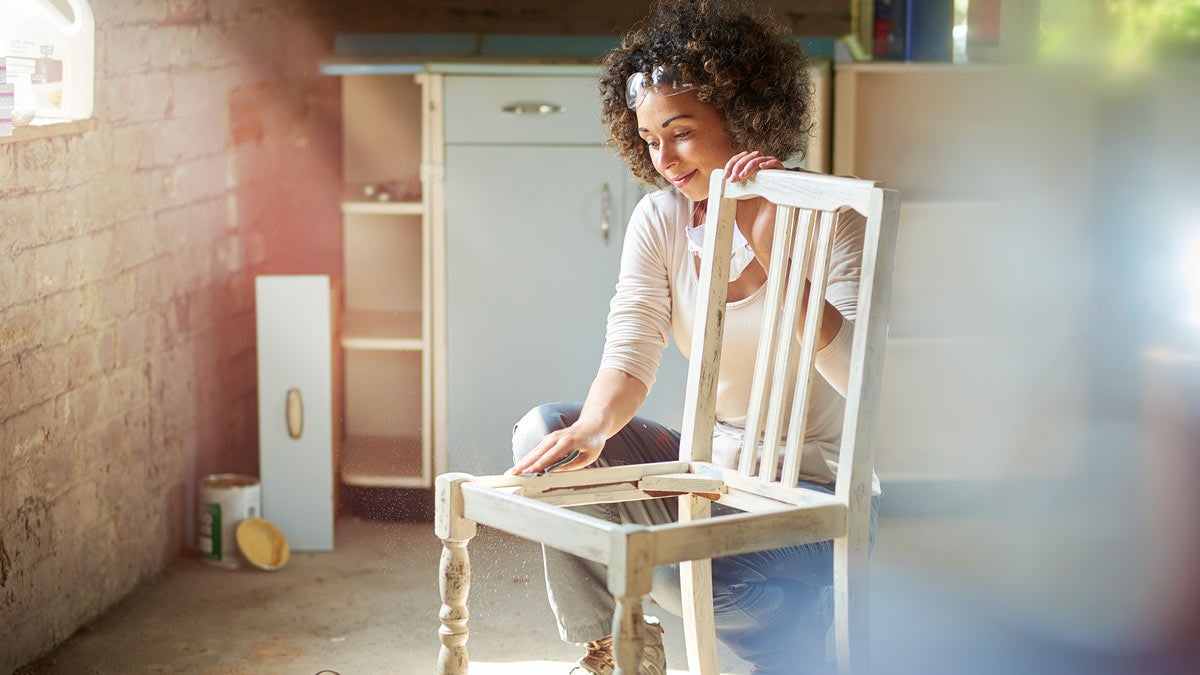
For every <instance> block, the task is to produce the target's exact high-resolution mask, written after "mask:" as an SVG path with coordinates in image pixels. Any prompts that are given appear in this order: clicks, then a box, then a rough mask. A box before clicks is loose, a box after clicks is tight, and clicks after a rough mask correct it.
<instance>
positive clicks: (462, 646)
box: [438, 539, 471, 675]
mask: <svg viewBox="0 0 1200 675" xmlns="http://www.w3.org/2000/svg"><path fill="white" fill-rule="evenodd" d="M469 541H470V540H469V539H443V540H442V560H441V565H440V568H439V569H440V571H441V576H440V584H439V586H440V587H441V591H442V610H441V612H439V613H438V616H439V617H440V618H441V620H442V626H441V628H439V629H438V636H439V637H440V638H441V640H442V648H441V651H440V652H439V653H438V673H439V675H464V674H465V673H466V672H467V638H468V637H469V635H470V630H469V629H468V628H467V619H468V618H469V617H470V612H469V611H468V610H467V595H468V593H470V590H471V559H470V557H469V556H468V555H467V543H468V542H469Z"/></svg>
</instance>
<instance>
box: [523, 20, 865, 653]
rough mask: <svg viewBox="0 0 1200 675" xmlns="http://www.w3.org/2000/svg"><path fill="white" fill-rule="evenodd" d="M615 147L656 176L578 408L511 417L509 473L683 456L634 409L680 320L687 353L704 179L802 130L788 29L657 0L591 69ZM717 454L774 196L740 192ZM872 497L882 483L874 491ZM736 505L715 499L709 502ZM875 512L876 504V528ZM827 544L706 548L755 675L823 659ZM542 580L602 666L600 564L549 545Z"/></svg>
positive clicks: (816, 445) (644, 176)
mask: <svg viewBox="0 0 1200 675" xmlns="http://www.w3.org/2000/svg"><path fill="white" fill-rule="evenodd" d="M600 86H601V93H602V98H603V106H604V108H603V114H604V119H605V122H606V124H607V125H608V128H609V133H610V142H611V143H612V144H613V145H614V146H615V147H616V149H617V150H618V152H619V153H620V154H621V155H622V157H623V158H624V159H625V160H626V161H627V162H628V163H629V166H630V169H631V171H632V172H633V174H634V175H635V176H636V177H638V178H639V179H641V180H643V181H644V182H647V183H651V184H654V185H657V186H660V187H663V188H664V189H663V190H661V191H659V192H656V193H654V194H651V195H648V196H646V197H645V198H644V199H642V201H641V202H640V203H639V205H638V207H637V209H636V210H635V212H634V214H633V216H632V218H631V221H630V225H629V228H628V231H627V235H626V239H625V245H624V250H623V252H622V258H621V273H620V279H619V282H618V284H617V290H616V295H615V296H614V298H613V301H612V304H611V310H610V313H609V318H608V332H607V338H606V342H605V348H604V355H603V357H602V359H601V365H600V370H599V373H598V374H597V376H596V378H595V380H594V381H593V383H592V386H591V388H590V389H589V391H588V395H587V399H586V400H585V402H584V403H583V404H582V405H579V404H563V403H558V404H549V405H543V406H540V407H538V408H535V409H534V410H532V411H530V412H529V414H527V415H526V416H525V417H524V418H523V419H522V420H521V421H520V422H519V423H518V424H517V425H516V427H515V430H514V436H513V455H514V462H515V464H514V466H513V468H512V469H510V473H533V472H540V471H544V470H547V469H548V468H550V467H551V466H554V465H555V464H559V463H560V462H563V460H564V459H567V458H568V457H569V455H571V454H572V452H573V451H576V450H577V451H578V456H577V457H576V458H575V459H573V460H570V461H567V462H566V463H563V464H559V465H558V467H557V468H556V469H555V470H562V471H569V470H575V469H581V468H583V467H586V466H593V465H595V466H613V465H623V464H634V463H646V462H661V461H671V460H675V459H677V458H678V456H679V441H680V437H679V433H678V432H677V431H674V430H671V429H668V428H666V427H663V426H661V425H659V424H657V423H655V422H653V421H650V420H646V419H642V418H639V417H635V414H636V412H637V410H638V408H639V407H640V406H641V404H642V402H643V401H644V400H645V398H646V395H647V393H648V392H649V389H650V387H651V385H652V384H653V383H654V374H655V371H656V369H657V367H658V362H659V358H660V357H661V354H662V348H663V347H665V346H666V344H667V336H668V334H669V332H670V331H671V330H672V329H673V330H674V332H675V339H676V343H677V344H678V345H679V348H680V349H681V351H683V352H684V355H685V356H687V353H688V350H689V347H690V336H691V323H692V317H693V314H694V311H695V308H696V304H697V286H698V273H699V264H700V259H699V252H700V249H701V247H700V242H702V241H703V237H702V236H701V235H700V233H699V231H700V230H701V227H700V225H701V224H702V223H703V221H704V212H705V207H706V199H707V191H708V176H709V175H710V173H711V172H712V171H713V170H715V169H724V171H725V175H726V177H728V178H732V179H744V178H747V177H749V176H751V175H753V174H754V173H755V172H757V171H759V170H762V169H778V168H783V165H782V164H781V163H780V161H779V159H777V158H778V157H790V156H794V155H796V154H797V152H798V151H800V150H801V149H802V147H803V143H804V137H805V136H806V134H807V133H808V132H809V128H810V122H809V114H808V110H809V108H808V105H809V103H808V93H809V81H808V78H807V62H806V59H805V57H804V55H803V53H802V52H801V50H800V49H799V47H798V46H797V45H796V43H795V42H794V41H793V39H792V37H791V35H790V33H789V31H788V30H787V29H786V28H785V27H783V26H781V25H779V24H778V23H776V22H774V20H773V19H771V18H770V17H768V16H767V15H764V14H762V13H760V12H757V11H754V10H751V9H749V8H747V7H745V6H743V5H741V4H739V3H737V2H734V1H732V0H731V1H729V2H720V1H714V0H667V1H665V2H661V3H659V4H657V5H656V6H655V7H654V9H653V11H652V15H651V17H650V18H649V19H648V21H647V22H646V23H645V24H643V25H642V26H641V27H639V28H638V29H636V30H635V31H633V32H632V33H631V34H629V35H628V36H626V38H625V40H624V42H623V44H622V45H621V47H619V48H617V49H615V50H614V51H613V52H612V53H611V54H609V55H608V57H607V59H606V60H605V64H604V71H603V75H602V78H601V85H600ZM840 220H841V221H849V222H847V223H845V224H843V225H842V226H840V227H839V228H838V230H837V232H836V233H835V242H834V262H833V267H832V269H831V277H830V283H829V288H828V291H827V294H826V302H825V307H824V317H823V319H822V330H821V335H820V338H819V341H818V349H819V351H818V354H817V368H818V370H819V372H820V373H821V374H822V376H823V378H824V381H821V382H818V383H817V386H816V391H814V392H813V399H812V402H811V404H810V405H811V407H810V413H809V420H810V422H809V428H808V429H807V430H806V432H807V434H806V438H805V445H804V451H803V456H802V461H801V473H802V474H803V475H804V476H803V480H802V481H801V484H802V485H805V486H807V487H811V488H813V489H818V490H823V491H826V492H830V493H832V491H833V480H834V476H835V469H836V460H837V451H838V442H839V439H840V430H841V423H840V422H841V411H842V406H843V399H842V396H841V395H839V391H842V392H844V382H845V380H846V376H847V372H848V367H849V363H848V359H849V351H850V336H851V327H852V323H851V322H852V321H853V319H854V315H855V302H856V297H857V292H858V289H857V286H858V269H859V264H860V260H861V253H862V227H861V225H862V221H861V218H859V219H857V220H855V219H853V218H847V217H843V218H841V219H840ZM736 222H737V230H738V232H737V234H740V235H742V236H740V237H739V236H737V234H735V241H734V249H735V250H734V254H733V265H732V269H731V273H730V278H731V281H730V285H729V293H728V308H727V314H726V328H725V340H724V344H723V347H722V355H721V370H720V375H719V384H718V394H717V419H718V425H717V429H715V430H714V443H713V459H714V461H716V462H719V463H723V464H726V465H728V466H735V465H736V462H737V453H738V452H739V448H740V447H741V436H740V432H741V427H742V426H743V425H744V421H745V416H746V409H747V407H748V399H749V392H750V379H751V377H752V373H753V362H754V355H755V351H756V348H757V343H758V332H759V327H760V325H761V317H762V312H763V304H764V297H763V296H764V288H763V287H764V281H765V280H766V269H767V268H768V265H769V261H770V256H771V237H772V230H773V226H774V209H773V207H772V206H771V205H770V204H768V203H765V202H764V201H763V200H750V201H745V202H741V203H739V206H738V212H737V216H736ZM876 493H878V488H877V487H876ZM675 509H676V502H675V500H674V499H665V500H649V501H640V502H623V503H619V504H597V505H592V506H585V507H579V508H578V510H580V511H583V512H585V513H590V514H592V515H596V516H598V517H602V518H606V519H609V520H612V521H617V522H638V523H644V524H654V523H664V522H669V521H673V520H675V519H676V518H675V513H676V511H675ZM723 512H724V513H727V512H729V510H728V509H723V507H720V505H716V507H715V508H714V514H717V515H719V514H721V513H723ZM874 523H875V517H874V512H873V513H872V533H873V532H874ZM831 551H832V549H831V544H830V542H820V543H815V544H809V545H805V546H797V547H792V548H788V549H780V550H777V551H768V552H764V553H757V554H747V555H742V556H734V557H730V558H722V559H716V560H713V593H714V604H715V610H716V623H717V635H718V637H719V638H720V639H721V640H722V641H723V642H725V643H726V644H727V645H729V646H730V647H731V648H732V649H733V650H734V651H735V652H736V653H737V654H738V655H739V656H741V657H742V658H743V659H745V660H747V661H749V662H751V663H753V664H754V665H755V672H761V673H784V672H786V673H795V672H820V671H821V670H822V669H824V668H826V667H827V664H826V662H825V634H826V631H827V629H828V626H829V624H830V621H831V618H832V592H831V587H830V584H831V583H832V552H831ZM545 562H546V579H547V589H548V591H549V595H550V602H551V606H552V607H553V609H554V613H555V615H556V617H557V618H558V622H559V629H560V634H561V636H562V638H563V639H564V640H566V641H570V642H575V643H580V644H583V645H585V646H586V649H587V651H586V654H585V655H584V657H583V658H582V659H581V660H580V662H579V664H578V665H577V666H576V667H575V669H573V670H572V671H571V672H572V673H576V674H586V673H608V672H611V671H612V668H613V661H612V652H611V637H609V633H610V631H611V626H612V615H613V606H614V605H613V599H612V597H611V596H610V595H609V593H608V591H607V588H606V584H605V573H604V569H603V568H602V567H601V566H599V565H596V564H594V563H591V562H589V561H585V560H582V559H579V558H576V557H574V556H571V555H568V554H565V553H562V552H559V551H554V550H552V549H546V550H545ZM652 595H653V597H654V599H655V600H656V601H657V602H658V603H659V604H660V605H662V606H663V607H664V608H666V609H668V610H669V611H673V612H676V613H679V612H680V608H681V600H680V598H679V590H678V569H677V567H664V568H659V569H658V570H656V571H655V587H654V590H653V593H652ZM647 629H648V634H647V640H646V648H645V655H644V658H643V663H642V672H643V673H649V674H653V675H661V674H662V673H664V672H665V667H666V666H665V658H664V655H663V651H662V640H661V633H662V630H661V628H660V627H659V626H658V625H657V622H656V621H654V620H653V619H652V618H650V620H648V621H647Z"/></svg>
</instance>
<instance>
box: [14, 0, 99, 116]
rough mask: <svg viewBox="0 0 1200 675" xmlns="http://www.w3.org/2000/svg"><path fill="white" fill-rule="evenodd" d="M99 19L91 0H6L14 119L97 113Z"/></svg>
mask: <svg viewBox="0 0 1200 675" xmlns="http://www.w3.org/2000/svg"><path fill="white" fill-rule="evenodd" d="M95 54H96V19H95V16H94V15H93V14H92V8H91V6H90V5H88V2H87V0H0V56H2V57H5V66H6V70H7V76H8V82H9V83H10V84H13V85H15V89H16V105H15V109H14V110H13V122H14V123H16V124H27V123H29V122H31V121H33V120H34V118H36V120H37V121H42V120H45V121H51V120H73V119H74V120H79V119H85V118H88V117H91V116H92V94H93V80H94V78H95V64H94V60H95Z"/></svg>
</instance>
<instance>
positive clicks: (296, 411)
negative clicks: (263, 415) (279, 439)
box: [287, 389, 304, 438]
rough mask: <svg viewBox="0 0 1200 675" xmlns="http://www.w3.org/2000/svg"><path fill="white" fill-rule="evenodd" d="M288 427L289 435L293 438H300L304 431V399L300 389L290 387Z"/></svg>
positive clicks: (288, 394) (288, 395)
mask: <svg viewBox="0 0 1200 675" xmlns="http://www.w3.org/2000/svg"><path fill="white" fill-rule="evenodd" d="M287 428H288V436H291V437H292V438H300V434H303V433H304V401H303V400H302V399H301V398H300V390H299V389H288V393H287Z"/></svg>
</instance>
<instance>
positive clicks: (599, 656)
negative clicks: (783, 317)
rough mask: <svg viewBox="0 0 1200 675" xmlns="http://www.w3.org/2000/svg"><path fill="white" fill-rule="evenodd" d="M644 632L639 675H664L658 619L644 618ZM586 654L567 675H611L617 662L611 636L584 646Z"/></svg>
mask: <svg viewBox="0 0 1200 675" xmlns="http://www.w3.org/2000/svg"><path fill="white" fill-rule="evenodd" d="M643 625H644V626H645V630H644V631H643V635H642V639H643V640H644V642H643V643H642V666H641V668H639V669H638V673H639V675H666V673H667V652H666V650H664V649H663V640H662V636H663V629H662V625H660V624H659V622H658V619H656V618H654V617H652V616H647V617H645V623H644V624H643ZM584 646H585V647H587V654H584V655H583V658H581V659H579V663H577V664H575V667H574V668H572V669H571V672H570V673H568V675H612V672H613V669H615V668H616V667H617V662H616V660H615V659H614V658H613V650H612V636H611V635H610V636H608V637H603V638H600V639H599V640H596V641H595V642H589V643H587V644H585V645H584Z"/></svg>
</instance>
